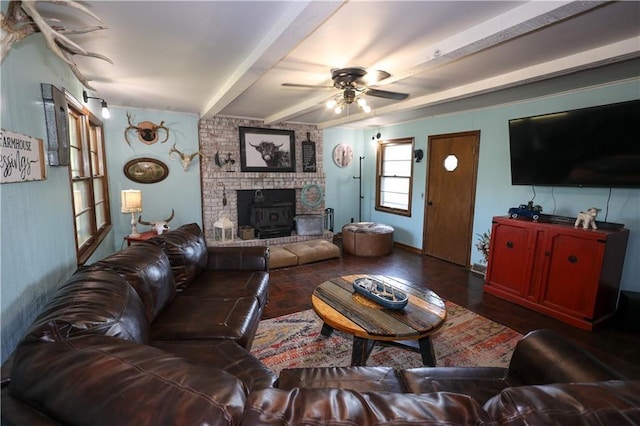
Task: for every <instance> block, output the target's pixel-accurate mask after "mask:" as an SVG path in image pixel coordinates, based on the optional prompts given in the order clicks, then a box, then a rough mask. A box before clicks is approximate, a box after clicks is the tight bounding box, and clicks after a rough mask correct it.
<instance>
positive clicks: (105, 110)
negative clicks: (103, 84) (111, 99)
mask: <svg viewBox="0 0 640 426" xmlns="http://www.w3.org/2000/svg"><path fill="white" fill-rule="evenodd" d="M82 99H84V102H85V103H87V102H89V99H98V100H100V102H101V104H102V118H104V119H105V120H107V119H109V118H110V117H111V113H110V112H109V107H108V106H107V101H105V100H104V99H102V98H96V97H95V96H89V95H87V91H86V90H83V91H82Z"/></svg>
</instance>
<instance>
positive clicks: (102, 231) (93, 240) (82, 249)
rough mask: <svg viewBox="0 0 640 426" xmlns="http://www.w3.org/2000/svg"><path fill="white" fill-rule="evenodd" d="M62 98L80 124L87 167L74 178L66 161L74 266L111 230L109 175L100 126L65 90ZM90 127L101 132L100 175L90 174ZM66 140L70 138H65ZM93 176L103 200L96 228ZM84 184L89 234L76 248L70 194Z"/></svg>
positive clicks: (74, 214) (72, 204) (85, 165)
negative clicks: (98, 181)
mask: <svg viewBox="0 0 640 426" xmlns="http://www.w3.org/2000/svg"><path fill="white" fill-rule="evenodd" d="M64 94H65V99H66V102H67V109H68V116H67V120H68V119H69V118H68V117H69V116H70V115H74V116H76V117H77V118H78V119H79V121H80V132H79V136H80V138H81V143H82V149H83V155H82V158H81V161H82V162H83V164H82V166H83V167H88V171H89V174H88V175H87V176H83V177H82V178H74V177H73V176H72V170H71V165H72V164H71V161H69V166H68V173H69V191H70V192H71V194H70V196H71V212H72V221H73V230H74V236H73V239H74V243H75V247H76V259H77V264H78V265H83V264H84V263H85V262H86V261H87V260H88V259H89V258H90V257H91V255H92V254H93V253H94V252H95V251H96V249H97V248H98V247H99V246H100V244H101V243H102V241H104V239H105V238H106V236H107V235H108V234H109V232H110V231H111V228H112V226H113V224H112V221H111V208H110V206H111V204H110V201H109V176H108V172H107V158H106V150H105V137H104V125H103V123H102V121H100V119H98V117H97V116H95V115H94V114H93V113H92V112H91V111H90V110H89V109H87V108H86V107H85V106H84V105H82V104H81V103H80V102H79V101H78V100H77V99H76V98H75V97H73V95H71V94H70V93H69V92H68V91H67V90H65V91H64ZM92 126H93V127H94V128H98V129H100V133H101V143H100V145H101V146H100V148H99V150H100V151H101V152H99V154H98V156H99V158H100V160H101V161H100V162H101V165H102V174H100V175H96V174H94V172H93V170H92V169H93V164H92V158H91V149H92V147H91V132H92ZM69 137H70V136H69ZM71 151H72V148H71V140H69V155H71ZM96 176H101V178H102V179H103V182H104V183H103V187H102V194H103V201H104V220H105V223H104V224H103V225H102V226H100V227H99V228H98V225H97V223H96V222H97V219H96V218H97V211H96V201H95V187H94V181H95V178H96ZM80 181H86V182H88V185H89V189H88V191H87V192H88V194H89V199H90V201H89V208H90V209H91V214H90V215H91V218H90V222H91V223H90V228H91V229H90V230H91V235H90V236H89V238H88V239H87V241H86V242H85V243H84V244H82V245H81V246H80V245H79V242H78V226H77V222H76V211H75V199H74V191H73V185H74V183H75V182H80Z"/></svg>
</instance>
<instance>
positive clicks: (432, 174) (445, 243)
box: [422, 130, 480, 266]
mask: <svg viewBox="0 0 640 426" xmlns="http://www.w3.org/2000/svg"><path fill="white" fill-rule="evenodd" d="M479 146H480V131H479V130H476V131H471V132H464V133H454V134H448V135H437V136H429V142H428V146H427V152H428V157H429V161H428V170H427V184H426V187H427V196H426V198H425V215H424V217H425V226H424V235H423V244H422V246H423V248H424V254H426V255H429V256H433V257H437V258H439V259H443V260H447V261H449V262H452V263H456V264H458V265H463V266H469V260H470V256H471V244H472V241H473V211H474V205H475V194H476V175H477V170H478V149H479ZM445 161H446V162H447V163H446V164H445Z"/></svg>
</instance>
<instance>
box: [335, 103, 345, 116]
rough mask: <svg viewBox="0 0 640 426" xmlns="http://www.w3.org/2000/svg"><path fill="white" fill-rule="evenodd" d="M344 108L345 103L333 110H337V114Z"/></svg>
mask: <svg viewBox="0 0 640 426" xmlns="http://www.w3.org/2000/svg"><path fill="white" fill-rule="evenodd" d="M342 110H344V105H338V106H337V107H336V108H335V109H334V110H333V112H335V113H336V114H340V113H341V112H342Z"/></svg>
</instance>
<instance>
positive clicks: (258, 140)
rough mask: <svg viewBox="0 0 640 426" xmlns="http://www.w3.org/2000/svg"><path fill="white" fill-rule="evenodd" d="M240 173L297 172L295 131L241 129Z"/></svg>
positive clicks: (257, 128)
mask: <svg viewBox="0 0 640 426" xmlns="http://www.w3.org/2000/svg"><path fill="white" fill-rule="evenodd" d="M240 171H243V172H295V171H296V138H295V133H294V131H293V130H282V129H263V128H259V127H240Z"/></svg>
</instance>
